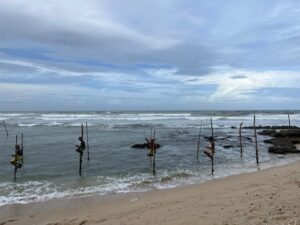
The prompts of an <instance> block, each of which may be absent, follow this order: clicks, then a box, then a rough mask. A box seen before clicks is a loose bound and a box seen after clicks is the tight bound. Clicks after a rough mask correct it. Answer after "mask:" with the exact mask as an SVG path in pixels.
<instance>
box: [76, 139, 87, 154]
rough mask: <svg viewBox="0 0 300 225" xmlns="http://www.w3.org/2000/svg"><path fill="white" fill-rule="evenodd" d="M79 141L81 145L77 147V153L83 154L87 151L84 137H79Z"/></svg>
mask: <svg viewBox="0 0 300 225" xmlns="http://www.w3.org/2000/svg"><path fill="white" fill-rule="evenodd" d="M78 140H79V141H80V145H75V146H76V147H77V149H76V152H79V153H81V154H82V153H83V151H84V150H85V142H84V140H83V138H82V137H79V138H78Z"/></svg>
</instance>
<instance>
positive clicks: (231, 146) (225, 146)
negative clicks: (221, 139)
mask: <svg viewBox="0 0 300 225" xmlns="http://www.w3.org/2000/svg"><path fill="white" fill-rule="evenodd" d="M223 148H233V145H223Z"/></svg>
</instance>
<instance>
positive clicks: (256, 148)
mask: <svg viewBox="0 0 300 225" xmlns="http://www.w3.org/2000/svg"><path fill="white" fill-rule="evenodd" d="M253 128H254V139H255V155H256V164H259V160H258V145H257V134H256V125H255V114H254V117H253Z"/></svg>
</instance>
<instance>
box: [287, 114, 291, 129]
mask: <svg viewBox="0 0 300 225" xmlns="http://www.w3.org/2000/svg"><path fill="white" fill-rule="evenodd" d="M288 118H289V128H290V127H291V120H290V114H288Z"/></svg>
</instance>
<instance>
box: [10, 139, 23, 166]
mask: <svg viewBox="0 0 300 225" xmlns="http://www.w3.org/2000/svg"><path fill="white" fill-rule="evenodd" d="M11 156H13V157H14V158H13V159H11V160H10V163H11V164H12V165H14V166H16V167H17V168H21V167H22V164H23V149H21V148H20V145H18V144H17V145H16V146H15V154H12V155H11Z"/></svg>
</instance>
